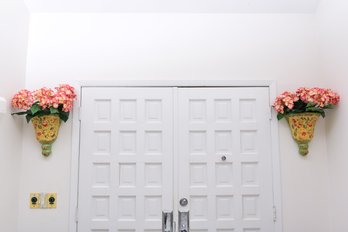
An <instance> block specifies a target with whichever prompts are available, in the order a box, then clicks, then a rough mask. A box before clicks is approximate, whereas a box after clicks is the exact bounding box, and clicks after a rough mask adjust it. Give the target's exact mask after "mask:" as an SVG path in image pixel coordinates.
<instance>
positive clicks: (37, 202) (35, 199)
mask: <svg viewBox="0 0 348 232" xmlns="http://www.w3.org/2000/svg"><path fill="white" fill-rule="evenodd" d="M29 206H30V208H31V209H40V208H41V193H30V198H29Z"/></svg>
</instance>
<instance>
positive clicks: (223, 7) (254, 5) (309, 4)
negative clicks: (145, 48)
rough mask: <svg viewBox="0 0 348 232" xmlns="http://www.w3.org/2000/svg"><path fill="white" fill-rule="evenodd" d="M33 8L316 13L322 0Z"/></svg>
mask: <svg viewBox="0 0 348 232" xmlns="http://www.w3.org/2000/svg"><path fill="white" fill-rule="evenodd" d="M24 1H25V2H26V3H27V5H28V7H29V10H30V11H31V12H126V13H132V12H156V13H170V12H173V13H174V12H175V13H176V12H178V13H180V12H182V13H314V12H315V11H316V9H317V6H318V4H319V1H320V0H175V1H174V0H171V1H170V0H24Z"/></svg>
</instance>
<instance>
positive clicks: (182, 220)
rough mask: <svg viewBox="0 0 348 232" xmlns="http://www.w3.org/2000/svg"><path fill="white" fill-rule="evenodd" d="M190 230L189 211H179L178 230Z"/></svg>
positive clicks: (185, 231) (183, 231)
mask: <svg viewBox="0 0 348 232" xmlns="http://www.w3.org/2000/svg"><path fill="white" fill-rule="evenodd" d="M189 231H190V212H181V211H179V232H189Z"/></svg>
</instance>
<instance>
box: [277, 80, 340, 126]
mask: <svg viewBox="0 0 348 232" xmlns="http://www.w3.org/2000/svg"><path fill="white" fill-rule="evenodd" d="M339 101H340V96H339V95H338V94H337V93H336V92H334V91H332V90H331V89H323V88H304V87H303V88H299V89H297V90H296V93H291V92H288V91H286V92H284V93H282V94H280V95H279V96H278V97H277V98H276V100H275V102H274V104H273V107H274V109H275V110H276V111H277V112H278V116H277V117H278V120H280V119H282V118H284V116H286V115H288V114H293V113H304V112H313V113H319V114H320V115H321V116H322V117H323V118H324V117H325V111H324V110H325V109H332V108H333V107H334V106H335V105H337V104H338V103H339Z"/></svg>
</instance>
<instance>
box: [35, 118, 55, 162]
mask: <svg viewBox="0 0 348 232" xmlns="http://www.w3.org/2000/svg"><path fill="white" fill-rule="evenodd" d="M31 121H32V123H33V126H34V129H35V134H36V139H37V141H39V142H40V143H41V149H42V155H44V156H49V155H50V154H51V153H52V144H53V143H54V141H55V140H56V139H57V137H58V131H59V127H60V118H59V116H58V115H45V116H35V117H33V118H32V119H31Z"/></svg>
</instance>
